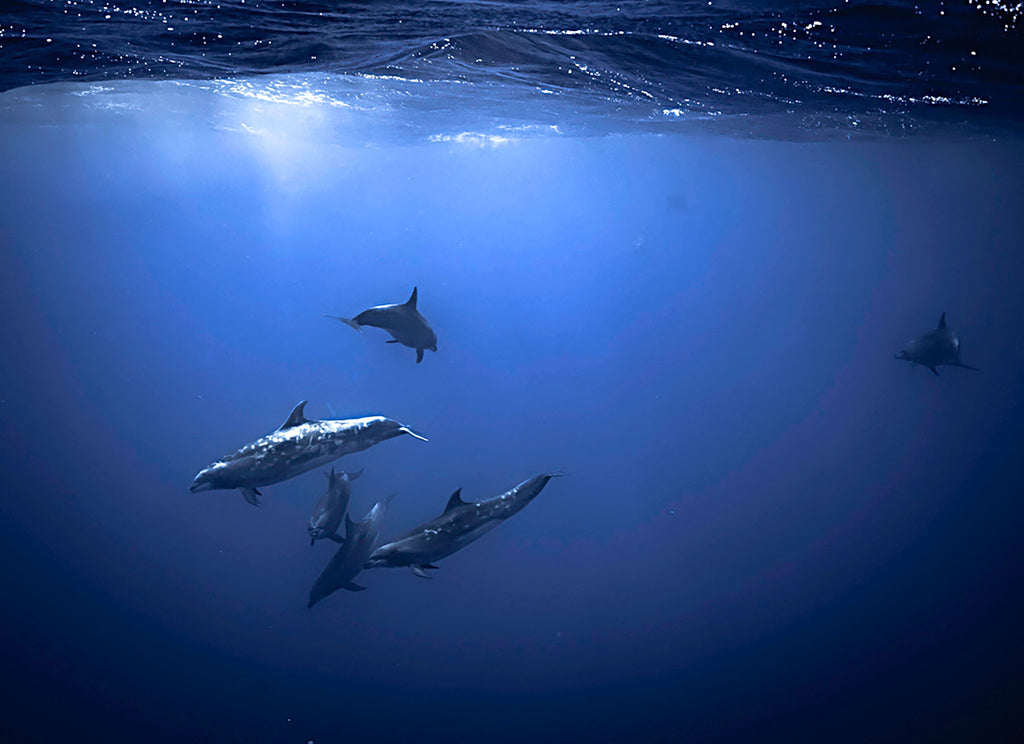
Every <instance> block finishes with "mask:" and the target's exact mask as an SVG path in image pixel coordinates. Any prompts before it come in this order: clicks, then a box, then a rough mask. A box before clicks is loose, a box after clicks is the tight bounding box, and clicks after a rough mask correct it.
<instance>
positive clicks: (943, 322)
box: [939, 313, 946, 328]
mask: <svg viewBox="0 0 1024 744" xmlns="http://www.w3.org/2000/svg"><path fill="white" fill-rule="evenodd" d="M945 327H946V314H945V313H943V314H942V317H941V318H939V328H945Z"/></svg>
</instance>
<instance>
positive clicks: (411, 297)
mask: <svg viewBox="0 0 1024 744" xmlns="http://www.w3.org/2000/svg"><path fill="white" fill-rule="evenodd" d="M417 289H418V287H413V288H412V294H411V295H409V299H408V300H407V301H406V303H405V306H406V307H411V308H412V309H413V310H415V309H416V290H417Z"/></svg>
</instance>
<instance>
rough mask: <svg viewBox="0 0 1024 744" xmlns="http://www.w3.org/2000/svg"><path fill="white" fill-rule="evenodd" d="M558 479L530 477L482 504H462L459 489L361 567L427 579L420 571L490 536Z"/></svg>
mask: <svg viewBox="0 0 1024 744" xmlns="http://www.w3.org/2000/svg"><path fill="white" fill-rule="evenodd" d="M559 475H562V473H544V474H542V475H537V476H534V477H533V478H530V479H529V480H527V481H523V482H522V483H520V484H519V485H518V486H516V487H515V488H513V489H512V490H510V491H506V492H505V493H503V494H501V495H500V496H495V497H494V498H492V499H487V500H486V501H477V502H473V501H468V502H467V501H463V500H462V489H461V488H460V489H458V490H457V491H456V492H455V493H453V494H452V495H451V498H449V499H448V505H447V506H446V507H445V509H444V512H442V513H441V514H440V515H438V516H437V517H435V518H434V519H432V520H430V521H429V522H425V523H424V524H421V525H420V526H419V527H417V528H416V529H414V530H412V531H410V532H408V533H406V534H405V535H403V536H402V537H400V538H398V539H397V540H395V541H394V542H390V543H388V544H387V545H382V546H380V547H379V548H377V549H376V550H375V551H373V553H372V554H371V555H370V558H369V560H367V561H366V564H365V566H364V567H365V568H398V567H400V566H408V567H409V568H410V569H412V572H413V573H414V574H416V575H417V576H420V577H422V578H424V579H426V578H429V577H428V576H427V574H426V571H425V570H424V569H428V568H437V566H435V565H433V562H434V561H439V560H441V559H442V558H445V557H446V556H449V555H451V554H452V553H454V552H455V551H457V550H461V549H462V548H464V547H466V546H467V545H469V544H470V543H471V542H473V541H474V540H477V539H478V538H480V537H482V536H483V535H485V534H487V533H488V532H490V531H491V530H492V529H494V528H495V527H497V526H498V525H499V524H501V523H502V522H503V521H505V520H506V519H508V518H509V517H511V516H512V515H514V514H516V513H517V512H519V511H520V510H521V509H522V508H523V507H524V506H526V505H527V504H529V503H530V502H531V501H533V499H534V498H536V496H537V494H539V493H540V492H541V490H543V488H544V486H546V485H547V483H548V481H549V480H551V479H552V478H554V477H555V476H559Z"/></svg>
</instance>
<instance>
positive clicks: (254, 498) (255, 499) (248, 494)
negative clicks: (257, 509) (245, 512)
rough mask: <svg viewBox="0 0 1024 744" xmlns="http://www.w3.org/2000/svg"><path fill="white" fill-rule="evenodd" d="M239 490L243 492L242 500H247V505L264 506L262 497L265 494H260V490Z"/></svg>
mask: <svg viewBox="0 0 1024 744" xmlns="http://www.w3.org/2000/svg"><path fill="white" fill-rule="evenodd" d="M238 490H239V491H241V492H242V498H243V499H245V500H246V503H249V504H252V505H253V506H263V502H262V501H260V496H262V495H263V494H262V493H260V492H259V489H258V488H239V489H238Z"/></svg>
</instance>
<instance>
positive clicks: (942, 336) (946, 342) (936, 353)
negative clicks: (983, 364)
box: [896, 313, 978, 377]
mask: <svg viewBox="0 0 1024 744" xmlns="http://www.w3.org/2000/svg"><path fill="white" fill-rule="evenodd" d="M896 358H897V359H903V360H905V361H908V362H910V363H912V364H920V365H921V366H922V367H927V368H928V369H930V370H931V371H932V374H934V375H935V376H936V377H938V376H939V371H938V370H937V369H935V368H936V367H939V366H941V365H943V364H945V365H946V366H948V367H963V368H964V369H973V370H974V371H975V372H977V371H978V368H977V367H971V366H970V365H967V364H964V363H963V362H961V361H960V339H959V338H958V337H957V335H956V333H955V332H954V331H953V329H952V328H950V327H949V326H947V325H946V314H945V313H943V314H942V317H941V318H939V325H938V327H937V328H936V329H935V330H933V331H929V332H928V333H926V334H924V335H923V336H921V337H920V338H915V339H914V340H913V341H911V342H910V343H908V344H907V345H906V346H905V347H903V349H902V350H901V351H897V352H896Z"/></svg>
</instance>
